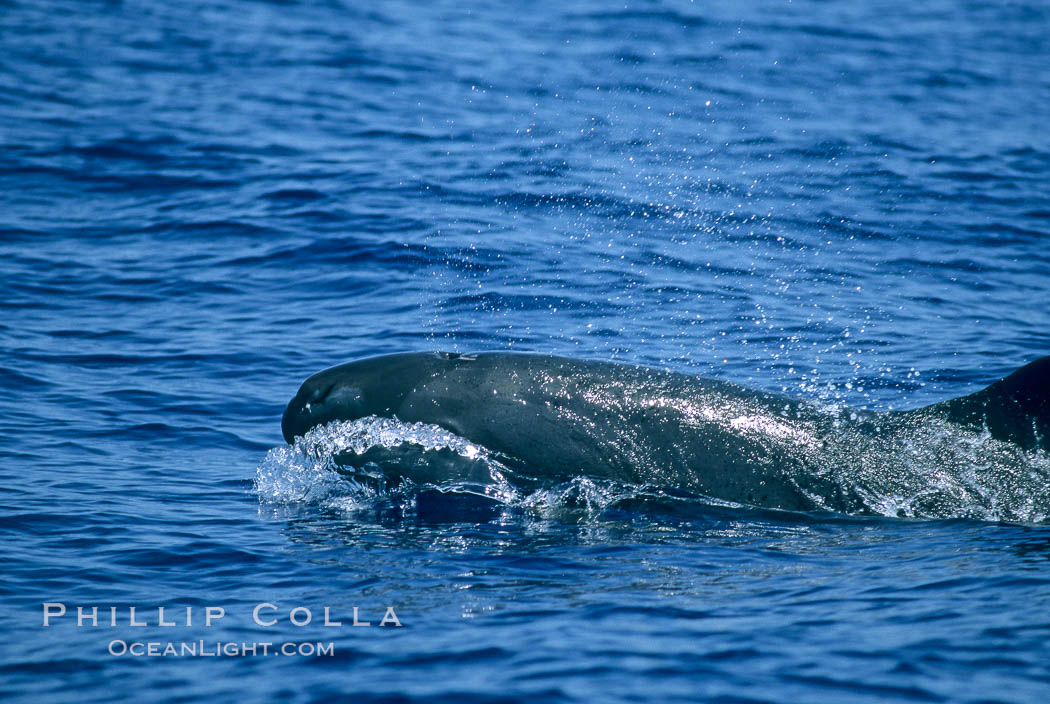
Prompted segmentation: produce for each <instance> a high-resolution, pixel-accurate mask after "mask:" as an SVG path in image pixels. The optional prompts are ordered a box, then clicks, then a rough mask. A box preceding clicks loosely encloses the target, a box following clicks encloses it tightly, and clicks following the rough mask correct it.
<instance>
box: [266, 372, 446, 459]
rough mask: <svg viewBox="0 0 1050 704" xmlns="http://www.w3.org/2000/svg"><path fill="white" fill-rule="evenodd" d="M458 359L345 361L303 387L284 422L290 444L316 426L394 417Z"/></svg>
mask: <svg viewBox="0 0 1050 704" xmlns="http://www.w3.org/2000/svg"><path fill="white" fill-rule="evenodd" d="M456 358H458V355H455V354H450V353H447V352H409V353H404V354H391V355H384V356H382V357H372V358H370V359H362V360H359V361H356V362H347V363H346V364H340V365H338V366H335V367H331V368H330V369H325V370H324V371H320V372H318V373H316V374H314V375H313V376H311V377H310V378H309V379H307V380H306V381H304V382H303V385H302V386H301V387H300V388H299V391H298V393H296V394H295V396H294V397H293V398H292V400H291V401H289V402H288V406H287V408H285V411H284V417H283V418H282V419H281V432H282V434H283V435H284V439H285V441H286V442H288V443H291V442H292V441H293V440H294V439H295V438H296V437H297V436H300V435H303V434H304V433H306V431H308V430H310V429H311V428H313V427H316V426H318V425H323V424H324V423H328V422H331V421H334V420H356V419H358V418H363V417H365V416H370V415H377V416H392V415H396V414H397V411H398V409H399V408H400V407H401V406H402V405H403V403H404V401H405V398H406V397H407V396H408V395H409V394H411V393H412V391H413V390H414V389H415V388H416V387H417V386H419V385H420V384H421V383H422V382H424V381H425V380H426V379H428V378H431V377H434V376H435V375H440V374H441V373H442V371H443V368H444V367H445V366H446V365H448V364H449V362H450V360H454V359H456Z"/></svg>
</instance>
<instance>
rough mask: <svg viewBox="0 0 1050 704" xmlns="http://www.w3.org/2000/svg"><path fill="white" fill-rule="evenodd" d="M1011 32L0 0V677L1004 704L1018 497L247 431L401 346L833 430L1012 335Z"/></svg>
mask: <svg viewBox="0 0 1050 704" xmlns="http://www.w3.org/2000/svg"><path fill="white" fill-rule="evenodd" d="M1048 27H1050V7H1048V6H1047V4H1046V3H1044V2H1038V1H1034V0H1033V1H1022V0H1018V1H1015V2H991V1H988V2H979V1H976V0H930V1H929V2H923V3H898V2H883V1H881V0H876V1H863V2H862V1H861V0H842V1H841V2H836V3H824V2H816V1H812V0H791V1H789V0H769V1H767V2H749V1H746V0H745V1H742V2H736V3H704V2H684V1H671V0H668V1H666V2H634V1H633V0H630V1H628V2H598V1H597V0H581V1H580V2H548V1H546V0H541V1H540V2H537V3H531V4H529V5H528V6H524V5H518V4H515V3H501V2H476V3H455V2H447V1H445V0H438V1H437V2H429V3H406V2H382V3H353V2H347V1H345V0H326V1H321V2H309V3H305V2H304V3H299V2H261V1H259V2H253V1H248V0H231V1H230V2H225V3H219V2H211V1H208V0H186V1H185V2H176V3H160V2H155V1H154V0H126V1H125V2H101V1H100V2H74V1H72V0H69V1H64V2H63V1H54V2H52V1H50V0H39V1H35V2H29V1H22V0H0V302H2V306H3V317H2V319H0V349H2V352H3V356H2V358H0V392H2V393H0V418H2V419H3V420H2V423H3V434H2V435H3V440H2V441H0V480H2V481H0V487H2V488H0V496H2V498H0V505H2V511H0V545H2V548H0V550H2V552H0V555H2V557H3V563H2V564H3V570H2V578H0V607H2V611H0V623H2V627H3V631H2V633H3V638H2V639H0V696H2V697H3V699H4V700H5V701H24V702H59V701H76V702H93V701H100V702H101V701H105V702H114V701H131V700H134V701H140V700H142V699H146V700H147V701H163V702H176V701H187V700H195V699H203V700H212V701H233V700H252V699H279V700H282V701H293V702H314V701H335V700H339V699H343V698H345V699H348V700H352V701H355V702H379V701H384V702H387V701H389V702H409V701H412V702H415V701H420V702H444V701H456V702H489V701H500V702H511V701H529V702H595V701H601V702H628V701H660V702H670V701H718V702H735V703H742V702H817V701H827V702H842V701H850V702H884V701H887V702H888V701H892V702H901V701H917V702H1045V701H1047V698H1048V696H1050V665H1048V663H1050V616H1048V614H1050V528H1048V527H1047V525H1046V524H1045V523H1044V522H1041V521H1040V520H1039V516H1038V515H1036V514H1034V513H1033V514H1031V515H1030V516H1029V518H1030V519H1031V520H1002V519H1003V516H1002V515H1001V514H1000V513H997V512H996V511H995V510H994V501H992V502H991V503H990V504H988V505H985V506H981V507H972V506H971V507H960V508H958V509H957V510H954V509H953V510H951V511H945V512H943V515H916V514H915V512H911V513H909V512H908V511H904V512H903V515H904V517H903V518H902V517H899V514H901V512H898V511H896V510H890V509H887V510H886V511H885V512H884V513H885V514H886V515H865V516H859V515H857V516H851V515H842V514H836V513H829V512H823V513H821V512H815V513H809V514H799V513H787V512H778V511H772V510H768V509H761V508H756V507H748V506H739V505H727V504H725V503H724V502H717V501H710V500H705V499H703V498H702V497H696V496H690V495H687V494H684V493H683V492H681V491H679V490H677V489H676V488H675V487H665V486H655V485H647V486H624V485H619V484H614V483H610V482H598V481H594V480H593V479H592V478H589V477H586V476H578V477H576V478H575V479H573V480H571V481H568V482H562V483H559V484H556V485H552V486H545V487H542V488H540V489H537V490H536V491H533V492H531V493H527V494H524V495H507V496H503V497H500V498H501V500H500V501H496V502H492V501H479V500H478V497H476V496H474V495H473V494H471V493H469V492H457V491H449V489H450V487H444V486H429V485H426V484H425V483H424V484H416V485H405V486H401V487H396V488H393V489H389V490H388V489H377V488H376V487H374V486H369V485H367V484H363V483H361V482H359V481H353V480H350V479H347V478H346V477H345V476H343V475H342V474H341V473H339V472H338V471H335V470H334V469H333V463H332V461H331V460H332V457H333V453H335V452H337V451H338V450H339V448H345V447H348V446H352V445H353V444H354V443H365V444H366V445H375V444H386V445H390V444H397V443H399V442H402V441H404V440H405V439H413V438H414V439H416V440H419V439H420V438H422V439H423V440H422V441H423V443H424V444H426V445H427V446H428V447H430V448H431V451H432V452H433V453H436V454H435V456H438V455H440V454H441V453H446V454H447V453H458V454H464V453H467V454H470V455H471V457H480V458H481V460H483V461H490V460H491V458H489V457H488V455H487V454H486V449H485V448H478V447H474V446H472V445H471V446H468V444H465V442H466V441H464V439H463V438H458V437H456V436H453V435H451V434H450V433H448V432H447V431H444V430H442V429H440V428H434V427H416V426H409V425H406V424H402V423H398V422H396V421H369V422H365V423H358V424H356V425H354V424H349V425H344V426H339V427H334V428H330V429H329V431H328V434H327V435H323V436H322V435H321V434H318V435H316V436H315V437H313V438H312V440H311V441H310V442H305V441H304V442H300V443H299V444H297V445H296V446H294V447H289V446H286V445H285V443H284V442H283V440H282V438H281V433H280V418H281V413H282V411H283V409H284V405H285V404H286V403H287V401H288V399H290V398H291V396H292V395H293V394H294V393H295V391H296V389H297V388H298V386H299V384H300V383H301V382H302V381H303V379H305V378H306V377H307V376H309V375H310V374H312V373H313V372H315V371H317V370H319V369H322V368H324V367H327V366H330V365H333V364H336V363H339V362H343V361H347V360H350V359H354V358H359V357H364V356H368V355H373V354H379V353H387V352H398V351H403V350H432V349H433V350H448V351H458V352H472V351H480V350H520V351H531V352H539V353H557V354H561V355H567V356H573V357H581V358H597V359H613V360H618V361H621V362H625V363H632V364H644V365H649V366H654V367H660V368H667V369H672V370H676V371H681V372H688V373H694V374H699V375H705V376H710V377H716V378H719V379H724V380H728V381H733V382H736V383H739V384H743V385H747V386H751V387H753V388H756V389H762V390H767V391H775V392H779V393H785V394H788V395H791V396H794V397H800V398H804V399H808V400H811V401H814V402H816V403H819V404H826V405H831V406H855V407H861V408H868V409H872V410H891V409H895V410H901V409H909V408H917V407H920V406H924V405H927V404H931V403H934V402H937V401H941V400H945V399H949V398H953V397H956V396H960V395H963V394H967V393H971V392H974V391H976V390H978V389H980V388H982V387H983V386H985V385H987V384H988V383H990V382H992V381H994V380H995V379H997V378H999V377H1001V376H1003V375H1005V374H1007V373H1009V372H1010V371H1012V370H1014V369H1016V368H1017V367H1019V366H1021V365H1022V364H1024V363H1026V362H1029V361H1032V360H1034V359H1037V358H1039V357H1042V356H1045V355H1047V354H1050V246H1048V243H1050V186H1048V184H1050V141H1048V137H1047V134H1050V130H1048V128H1050V118H1048V115H1050V70H1048V68H1047V67H1048V66H1050V38H1048V33H1047V31H1046V30H1047V28H1048ZM932 454H933V455H934V459H936V457H937V453H932ZM1029 459H1032V458H1029ZM1032 461H1033V462H1036V463H1038V462H1043V463H1044V464H1043V465H1041V466H1043V467H1045V462H1046V457H1045V455H1044V456H1042V457H1035V459H1034V460H1032ZM978 464H979V463H978ZM849 469H850V468H849V467H846V468H844V471H848V470H849ZM893 469H894V468H893V467H886V468H883V470H884V471H885V472H889V473H892V471H893ZM932 469H936V465H935V463H934V466H933V467H931V470H932ZM974 469H980V467H975V468H974ZM1021 469H1022V470H1023V469H1024V466H1022V467H1021ZM993 490H994V487H993ZM993 494H994V491H993ZM991 498H993V499H994V498H995V497H994V496H992V497H991ZM988 506H992V508H991V509H990V508H988ZM967 508H968V509H970V510H965V509H967ZM45 603H46V604H63V605H64V606H65V608H66V613H65V614H64V615H62V616H59V615H57V612H58V607H57V606H51V607H47V608H45V606H44V605H45ZM260 605H262V606H261V607H260ZM270 605H272V607H273V608H271V606H270ZM78 606H81V607H84V608H85V609H87V613H86V615H90V614H91V613H92V612H91V608H92V607H98V610H97V616H98V619H97V622H98V625H97V626H93V625H91V622H90V620H88V621H85V622H83V623H81V624H79V625H78V623H77V613H76V612H77V607H78ZM132 607H134V608H135V609H136V615H135V616H134V617H133V616H132V615H131V614H130V611H129V610H130V609H131V608H132ZM159 607H164V608H165V614H166V615H165V616H164V618H161V616H160V614H159V612H158V608H159ZM209 607H211V608H213V609H219V608H221V609H223V611H224V616H223V617H221V618H220V617H218V615H217V614H218V612H217V611H214V612H213V619H212V623H211V625H206V623H205V619H206V615H207V613H206V610H207V609H208V608H209ZM257 607H260V610H259V612H258V615H259V617H260V618H259V620H260V621H261V622H262V624H260V623H257V622H256V621H255V620H254V619H253V611H254V610H255V609H256V608H257ZM326 607H327V608H328V609H329V619H328V620H329V621H330V622H331V621H339V622H341V623H342V626H334V625H325V624H324V620H325V617H324V609H325V608H326ZM111 608H113V609H116V611H115V612H111ZM355 608H356V609H357V612H356V613H357V620H358V621H359V622H363V621H368V622H370V623H371V624H372V625H371V626H370V627H359V626H353V625H351V624H352V623H353V621H354V619H355V615H354V614H355V611H354V610H355ZM48 609H50V612H51V613H54V614H55V615H54V616H53V617H52V618H51V619H50V625H48V626H44V621H45V612H46V611H48ZM187 609H190V613H191V616H190V618H189V619H187V616H186V611H187ZM307 612H308V613H309V615H310V622H309V623H303V622H304V621H305V620H306V617H307ZM113 614H115V617H113V618H114V620H115V621H116V625H110V619H111V616H112V615H113ZM391 614H393V617H394V619H396V622H398V623H400V624H401V626H400V627H398V626H397V625H396V624H395V623H394V622H393V621H391V620H390V619H389V616H390V615H391ZM385 617H387V621H388V625H386V626H380V625H379V622H380V621H382V620H383V619H384V618H385ZM293 619H294V620H295V621H297V622H299V623H303V625H296V623H293ZM162 620H163V621H165V622H172V623H174V625H171V626H167V625H160V621H162ZM273 620H276V622H275V623H273V624H272V625H263V624H270V623H271V621H273ZM139 621H144V622H145V623H146V624H147V625H145V626H138V625H133V623H137V622H139ZM187 621H188V622H187ZM135 643H142V644H148V643H156V644H158V645H157V648H158V652H159V654H158V655H156V656H151V655H149V653H148V652H146V651H142V653H141V654H137V653H135V652H132V651H133V650H137V649H138V648H137V647H135V648H133V647H132V644H135ZM168 643H173V644H176V646H177V647H179V648H181V647H182V644H196V645H195V647H196V649H197V650H196V655H195V656H194V655H189V654H185V653H182V654H178V655H165V654H164V652H163V649H164V648H165V647H166V644H168ZM224 643H232V644H235V645H236V646H237V647H238V648H241V652H237V653H233V654H229V653H224V652H223V648H224V646H223V645H222V644H224ZM263 643H271V644H273V645H272V647H271V649H270V651H269V652H267V654H266V655H263V654H262V645H260V644H263ZM285 643H292V644H296V645H295V646H294V647H293V650H292V652H291V654H284V653H280V652H278V653H277V654H274V653H275V652H277V651H278V650H279V648H280V646H281V645H282V644H285ZM121 644H123V646H122V645H121ZM250 644H256V645H255V647H256V650H257V652H256V653H255V654H254V655H252V654H250V653H248V654H245V653H244V652H243V649H244V648H243V647H242V646H247V645H250ZM304 644H305V646H309V647H302V646H304ZM318 644H320V645H318ZM122 647H123V648H124V650H122ZM146 647H147V646H146V645H143V646H142V648H146ZM216 652H218V653H220V654H219V655H214V654H213V653H216Z"/></svg>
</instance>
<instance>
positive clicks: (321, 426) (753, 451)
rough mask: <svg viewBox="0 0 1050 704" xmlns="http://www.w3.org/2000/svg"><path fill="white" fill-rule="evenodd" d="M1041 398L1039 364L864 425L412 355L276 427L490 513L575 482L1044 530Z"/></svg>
mask: <svg viewBox="0 0 1050 704" xmlns="http://www.w3.org/2000/svg"><path fill="white" fill-rule="evenodd" d="M1048 386H1050V358H1043V359H1041V360H1038V361H1036V362H1033V363H1031V364H1029V365H1027V366H1025V367H1023V368H1021V369H1020V370H1018V371H1016V372H1014V373H1013V374H1011V375H1010V376H1008V377H1006V378H1004V379H1002V380H1000V381H997V382H995V383H994V384H992V385H991V386H989V387H988V388H986V389H984V390H982V391H980V392H978V393H975V394H971V395H969V396H965V397H961V398H958V399H952V400H950V401H946V402H943V403H939V404H934V405H932V406H927V407H924V408H920V409H917V410H913V411H903V412H888V413H875V412H870V411H862V410H850V409H841V408H822V407H820V406H817V405H815V404H812V403H808V402H804V401H798V400H794V399H790V398H787V397H784V396H780V395H777V394H770V393H765V392H761V391H753V390H749V389H745V388H743V387H740V386H737V385H735V384H731V383H727V382H724V381H718V380H712V379H705V378H701V377H695V376H690V375H686V374H680V373H674V372H668V371H662V370H656V369H649V368H644V367H635V366H629V365H622V364H616V363H612V362H601V361H589V360H574V359H568V358H563V357H553V356H540V355H527V354H509V353H484V354H478V355H476V356H462V355H455V354H447V353H408V354H398V355H387V356H383V357H376V358H372V359H366V360H361V361H357V362H350V363H348V364H343V365H340V366H337V367H333V368H331V369H328V370H325V371H323V372H320V373H318V374H316V375H314V376H312V377H311V378H310V379H308V380H307V381H306V382H305V383H304V384H303V386H302V388H301V389H300V390H299V392H298V393H297V394H296V396H295V398H293V399H292V401H291V402H290V403H289V404H288V407H287V409H286V411H285V414H284V418H283V422H282V429H283V431H284V435H285V438H286V440H288V441H289V442H290V443H293V442H294V443H296V445H295V447H298V448H299V449H300V450H302V449H303V448H306V447H309V451H310V452H312V453H314V454H317V453H321V454H324V453H326V452H327V453H328V454H329V458H328V460H329V464H330V465H331V467H332V468H334V469H336V470H339V471H343V473H344V474H347V475H349V476H351V477H352V478H353V479H354V480H355V481H362V480H363V479H364V480H372V481H376V482H382V481H390V480H391V479H393V480H394V481H397V480H400V479H402V478H407V479H410V480H412V481H413V482H416V483H429V484H434V485H441V484H442V483H447V482H460V483H462V482H466V483H467V484H469V485H470V486H472V487H479V491H482V492H484V493H487V494H490V495H493V496H496V497H498V498H500V499H501V500H508V497H512V496H514V495H515V492H518V494H520V493H521V492H524V493H525V495H529V492H536V491H540V490H543V489H544V488H545V487H550V486H554V485H557V484H559V483H565V482H570V481H573V480H576V479H579V478H586V479H589V480H596V481H605V482H624V483H628V484H632V485H647V486H656V487H669V488H672V489H675V490H683V491H687V492H692V493H695V494H699V495H702V496H706V497H711V498H713V499H716V500H719V501H726V502H732V503H737V504H746V505H752V506H760V507H767V508H775V509H786V510H795V511H812V510H831V511H837V512H843V513H851V514H881V515H893V516H898V515H899V516H916V517H953V516H966V517H975V518H984V519H992V520H1008V521H1023V522H1039V521H1044V520H1046V519H1047V517H1048V515H1050V458H1048V455H1047V450H1048V446H1047V438H1048V429H1050V391H1048ZM377 422H380V423H385V424H386V426H385V429H384V430H383V432H381V433H379V434H378V435H376V433H375V432H374V431H375V427H376V426H375V424H376V423H377ZM330 423H334V424H333V425H327V424H330ZM369 423H370V424H371V425H369ZM421 432H422V433H423V435H424V436H426V437H427V438H430V441H429V442H430V444H429V445H428V444H427V442H428V441H423V442H420V437H421V435H420V433H421ZM319 433H320V435H319ZM355 433H356V434H357V435H358V437H357V438H356V440H355V438H354V437H353V436H354V434H355ZM442 434H444V437H443V439H442V440H440V442H437V444H435V442H434V441H433V439H434V438H435V437H437V436H441V435H442ZM304 435H305V436H306V437H305V438H303V437H302V436H304ZM322 437H324V438H327V441H326V442H327V444H325V443H324V442H320V443H319V438H322ZM340 437H342V441H341V442H337V443H335V444H332V442H331V440H332V439H333V438H340ZM297 438H299V439H298V440H297ZM362 468H371V469H370V470H369V471H364V472H362ZM369 472H371V473H369Z"/></svg>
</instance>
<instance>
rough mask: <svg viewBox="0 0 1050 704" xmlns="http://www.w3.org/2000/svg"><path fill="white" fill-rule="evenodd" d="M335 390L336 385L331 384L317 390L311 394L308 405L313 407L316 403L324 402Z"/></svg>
mask: <svg viewBox="0 0 1050 704" xmlns="http://www.w3.org/2000/svg"><path fill="white" fill-rule="evenodd" d="M334 388H335V384H329V385H328V386H325V387H322V388H317V389H315V390H314V392H313V393H312V394H310V398H309V400H307V402H306V405H308V406H312V405H313V404H315V403H321V402H323V401H324V400H325V399H326V398H328V396H329V394H331V393H332V389H334Z"/></svg>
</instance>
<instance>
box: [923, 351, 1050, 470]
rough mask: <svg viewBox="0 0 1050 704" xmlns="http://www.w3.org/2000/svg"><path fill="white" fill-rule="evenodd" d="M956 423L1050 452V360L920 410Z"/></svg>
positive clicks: (1027, 366)
mask: <svg viewBox="0 0 1050 704" xmlns="http://www.w3.org/2000/svg"><path fill="white" fill-rule="evenodd" d="M918 412H919V413H923V412H932V413H934V414H936V415H938V416H941V417H945V418H947V419H948V420H949V421H951V422H953V423H958V424H960V425H966V426H970V427H974V428H978V429H979V428H986V429H987V430H988V432H989V433H991V435H992V437H994V438H997V439H999V440H1003V441H1006V442H1012V443H1015V444H1017V445H1020V446H1021V447H1023V448H1025V449H1028V450H1033V449H1042V450H1044V451H1050V357H1043V358H1041V359H1037V360H1036V361H1034V362H1031V363H1030V364H1026V365H1025V366H1023V367H1021V368H1020V369H1018V370H1017V371H1015V372H1014V373H1012V374H1010V375H1009V376H1006V377H1003V378H1002V379H1000V380H999V381H997V382H995V383H994V384H992V385H991V386H989V387H987V388H985V389H982V390H981V391H978V392H976V393H973V394H970V395H969V396H961V397H959V398H955V399H952V400H950V401H943V402H941V403H936V404H934V405H932V406H927V407H926V408H922V409H919V411H918Z"/></svg>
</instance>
